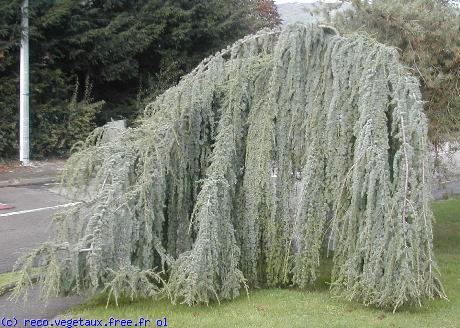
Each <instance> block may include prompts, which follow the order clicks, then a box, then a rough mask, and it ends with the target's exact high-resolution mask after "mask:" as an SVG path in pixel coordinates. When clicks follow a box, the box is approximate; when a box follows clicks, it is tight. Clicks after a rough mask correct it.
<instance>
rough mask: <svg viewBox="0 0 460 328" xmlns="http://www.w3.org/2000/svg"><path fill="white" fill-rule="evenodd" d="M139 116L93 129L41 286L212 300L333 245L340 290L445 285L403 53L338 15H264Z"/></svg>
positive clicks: (403, 290) (353, 294) (74, 170)
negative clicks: (332, 23) (259, 26)
mask: <svg viewBox="0 0 460 328" xmlns="http://www.w3.org/2000/svg"><path fill="white" fill-rule="evenodd" d="M139 122H140V124H139V126H138V127H136V128H132V129H129V130H128V131H127V132H125V133H123V134H122V135H121V137H120V138H118V139H116V140H112V141H109V142H107V141H103V138H101V135H102V134H103V132H101V131H95V132H94V133H93V135H92V136H91V138H89V139H88V140H87V142H86V144H82V145H79V146H78V147H77V148H78V149H77V152H76V153H75V154H74V155H73V156H72V157H71V158H70V159H69V162H68V170H67V172H66V175H65V177H64V178H65V182H66V183H67V186H68V188H70V189H72V190H74V191H75V192H76V193H77V194H81V193H82V192H86V198H85V199H87V200H86V201H85V202H83V203H82V204H81V205H78V206H76V207H74V208H72V209H71V210H70V211H68V212H66V213H62V214H60V215H58V216H56V223H57V226H58V227H60V234H59V235H58V237H57V238H56V239H55V240H54V241H53V242H49V243H47V244H45V245H44V246H43V247H42V248H40V249H38V250H36V251H35V252H33V253H32V254H30V255H28V256H25V258H24V259H23V262H22V263H23V264H24V266H23V268H24V269H23V274H22V277H23V279H22V280H21V282H20V284H18V289H17V293H20V292H21V290H23V289H24V288H27V286H28V285H29V284H30V280H29V274H30V272H31V271H30V270H31V267H32V266H33V264H34V261H35V259H36V258H39V259H41V261H42V263H44V266H43V267H42V270H43V273H42V275H41V279H42V281H43V282H44V285H43V286H44V293H45V295H52V294H57V293H69V292H83V291H87V290H90V291H93V292H94V291H97V290H101V289H106V290H108V291H109V292H110V295H114V296H115V299H116V298H117V295H120V293H128V294H129V295H131V296H132V297H136V296H144V297H154V296H164V295H167V296H168V297H169V298H170V299H171V300H172V301H173V302H176V301H177V302H185V303H187V304H190V305H192V304H196V303H203V302H204V303H208V302H209V301H212V300H220V299H229V298H234V297H237V296H238V295H239V293H240V291H241V289H242V288H246V289H247V288H248V287H256V286H264V285H268V286H286V285H292V284H293V285H295V286H299V287H305V286H307V285H308V284H311V283H312V282H314V281H315V279H316V277H317V274H318V269H319V266H320V261H321V254H323V250H325V249H328V250H330V251H331V252H333V263H334V264H333V269H332V281H331V286H332V287H331V288H332V290H333V291H334V292H337V293H339V294H342V295H344V296H346V297H347V298H349V299H355V300H359V301H361V302H363V303H364V304H366V305H376V306H380V307H392V308H394V309H396V308H398V307H399V306H401V305H403V304H407V303H414V302H416V303H420V302H421V301H422V300H423V299H426V298H432V297H437V296H440V297H444V292H443V290H442V287H441V284H440V282H439V279H438V271H437V266H436V262H435V260H434V256H433V243H432V239H433V235H432V220H433V217H432V213H431V210H430V206H429V202H430V190H429V186H430V182H429V178H430V175H431V172H432V166H431V162H430V156H429V143H428V141H427V124H426V119H425V116H424V114H423V102H422V100H421V96H420V91H419V87H418V83H417V81H416V79H414V78H413V77H411V76H410V75H408V74H407V73H406V71H405V70H404V68H403V67H402V66H401V65H400V64H399V61H398V55H397V52H396V50H394V49H392V48H388V47H385V46H383V45H381V44H378V43H376V42H374V41H372V40H370V39H368V38H366V37H360V36H355V37H353V38H344V37H341V36H339V35H337V34H336V33H335V32H334V30H333V29H331V28H323V27H316V26H304V25H293V26H288V27H285V28H284V29H283V30H263V31H261V32H259V33H257V34H255V35H250V36H248V37H246V38H244V39H242V40H240V41H238V42H236V43H235V44H233V45H232V46H230V47H228V48H227V49H224V50H222V51H221V52H219V53H217V54H216V55H215V56H212V57H210V58H207V59H205V60H204V61H203V62H202V63H201V64H200V65H199V66H198V67H197V68H196V69H195V70H194V71H193V72H191V73H190V74H189V75H187V76H185V77H184V78H183V79H182V80H181V82H180V83H179V84H178V85H177V86H175V87H173V88H171V89H169V90H167V91H166V92H165V93H164V94H163V95H161V96H159V97H158V98H157V99H156V100H155V101H154V102H152V103H151V104H149V105H148V106H147V108H146V110H145V113H144V114H143V116H142V117H141V118H140V120H139Z"/></svg>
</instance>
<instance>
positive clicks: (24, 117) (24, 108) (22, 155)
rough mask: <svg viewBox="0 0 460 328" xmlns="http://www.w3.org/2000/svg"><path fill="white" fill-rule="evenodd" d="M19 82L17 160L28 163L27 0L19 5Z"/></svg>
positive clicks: (24, 163)
mask: <svg viewBox="0 0 460 328" xmlns="http://www.w3.org/2000/svg"><path fill="white" fill-rule="evenodd" d="M19 70H20V73H19V75H20V77H19V79H20V82H19V89H20V91H19V92H20V95H19V160H20V161H21V162H22V165H24V166H27V165H29V0H23V1H22V5H21V59H20V68H19Z"/></svg>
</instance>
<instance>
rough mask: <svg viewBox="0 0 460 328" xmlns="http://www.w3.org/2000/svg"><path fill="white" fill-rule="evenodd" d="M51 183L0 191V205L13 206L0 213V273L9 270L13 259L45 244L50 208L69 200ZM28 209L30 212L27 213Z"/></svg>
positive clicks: (52, 210)
mask: <svg viewBox="0 0 460 328" xmlns="http://www.w3.org/2000/svg"><path fill="white" fill-rule="evenodd" d="M54 187H55V185H54V184H45V185H30V186H23V187H4V188H0V203H4V204H8V205H12V206H14V208H12V209H9V210H2V211H0V273H4V272H9V271H12V269H13V265H14V263H15V262H16V260H17V258H18V257H19V256H20V255H21V254H22V253H24V252H25V251H27V250H29V249H31V248H33V247H35V246H37V245H39V244H41V243H42V242H44V241H46V240H47V239H48V237H49V235H50V232H51V229H50V227H51V221H52V220H51V216H52V214H53V213H54V212H55V211H56V210H57V209H55V208H53V207H55V206H56V205H60V204H66V203H69V202H70V201H69V200H67V199H65V198H64V197H62V196H60V195H59V194H58V193H57V192H56V191H55V188H54ZM29 210H32V211H33V212H27V211H29Z"/></svg>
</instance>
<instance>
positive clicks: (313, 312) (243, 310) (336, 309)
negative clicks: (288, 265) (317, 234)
mask: <svg viewBox="0 0 460 328" xmlns="http://www.w3.org/2000/svg"><path fill="white" fill-rule="evenodd" d="M433 210H434V212H435V216H436V218H437V223H436V224H435V228H434V229H435V230H434V232H435V248H436V256H437V260H438V264H439V266H440V269H441V273H442V281H443V283H444V287H445V289H446V292H447V294H448V297H449V301H445V300H440V299H437V300H432V301H428V302H426V303H425V304H424V305H423V306H422V307H414V308H406V309H403V310H400V311H398V312H397V313H396V314H392V313H391V312H385V311H382V310H378V309H374V308H366V307H364V306H362V305H360V304H358V303H349V302H346V301H343V300H341V299H337V298H334V297H332V296H331V294H330V293H329V292H328V291H327V289H325V288H322V286H323V285H324V280H323V281H322V282H320V283H319V284H318V285H317V286H316V288H313V290H311V291H308V292H305V291H304V292H302V291H299V290H286V289H267V290H258V291H252V292H250V296H249V298H247V297H245V296H243V297H240V298H238V299H236V300H234V301H229V302H223V303H222V304H221V305H218V304H212V305H210V306H197V307H193V308H190V307H187V306H184V305H176V306H174V305H171V304H170V303H168V302H167V301H152V300H143V301H137V302H135V303H129V302H126V301H122V302H121V303H120V306H118V307H117V306H115V305H110V306H109V307H108V308H107V309H106V308H105V302H106V297H105V296H104V295H99V296H97V297H94V298H92V299H91V300H89V301H88V302H86V303H85V304H83V305H81V306H79V307H77V308H75V309H73V310H72V311H71V312H70V313H69V314H70V315H71V316H72V317H73V318H78V317H82V318H88V319H89V318H92V319H104V320H106V319H107V318H109V317H111V316H112V317H115V318H119V319H132V320H134V321H133V322H137V320H138V318H139V317H144V318H147V319H150V320H152V321H154V320H156V319H161V318H163V317H166V318H167V324H168V327H177V328H181V327H219V328H227V327H228V328H230V327H244V328H250V327H257V328H265V327H267V328H269V327H328V328H329V327H357V328H359V327H363V328H364V327H365V328H368V327H416V328H428V327H436V328H454V327H460V198H457V199H450V200H444V201H438V202H436V203H434V204H433ZM155 326H156V325H150V327H155Z"/></svg>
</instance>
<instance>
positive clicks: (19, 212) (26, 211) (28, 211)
mask: <svg viewBox="0 0 460 328" xmlns="http://www.w3.org/2000/svg"><path fill="white" fill-rule="evenodd" d="M78 204H81V202H76V203H67V204H61V205H56V206H48V207H41V208H34V209H32V210H25V211H18V212H10V213H5V214H0V217H4V216H13V215H19V214H26V213H33V212H39V211H45V210H54V209H56V208H61V207H70V206H75V205H78Z"/></svg>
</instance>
